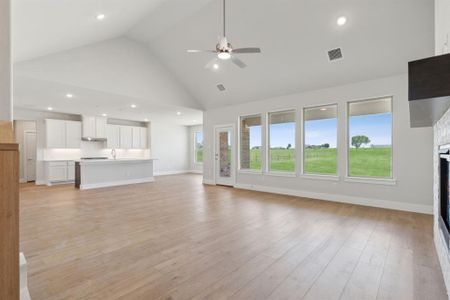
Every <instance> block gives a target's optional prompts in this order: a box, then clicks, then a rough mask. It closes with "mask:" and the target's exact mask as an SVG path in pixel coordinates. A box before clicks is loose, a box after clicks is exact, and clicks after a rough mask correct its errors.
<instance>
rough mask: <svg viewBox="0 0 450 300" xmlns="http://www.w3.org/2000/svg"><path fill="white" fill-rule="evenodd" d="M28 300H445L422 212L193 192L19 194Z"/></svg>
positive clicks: (189, 184)
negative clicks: (27, 273) (26, 262)
mask: <svg viewBox="0 0 450 300" xmlns="http://www.w3.org/2000/svg"><path fill="white" fill-rule="evenodd" d="M20 207H21V216H20V217H21V218H20V223H21V228H20V230H21V250H22V251H24V252H25V255H26V257H27V259H28V263H29V265H28V267H29V289H30V293H31V297H32V299H33V300H40V299H46V300H52V299H108V300H109V299H127V300H130V299H258V300H260V299H358V300H359V299H396V300H399V299H447V296H446V294H445V288H444V283H443V278H442V275H441V270H440V267H439V264H438V261H437V256H436V253H435V250H434V246H433V241H432V218H431V216H427V215H421V214H414V213H406V212H398V211H391V210H384V209H376V208H369V207H363V206H356V205H347V204H338V203H332V202H326V201H319V200H311V199H302V198H296V197H289V196H280V195H274V194H267V193H258V192H251V191H244V190H237V189H232V188H226V187H212V186H203V185H202V184H201V177H200V176H199V175H178V176H166V177H158V179H157V181H156V182H155V183H149V184H140V185H132V186H127V187H115V188H106V189H98V190H89V191H79V190H75V189H74V188H73V187H72V186H67V185H65V186H54V187H36V186H33V185H23V186H22V188H21V204H20Z"/></svg>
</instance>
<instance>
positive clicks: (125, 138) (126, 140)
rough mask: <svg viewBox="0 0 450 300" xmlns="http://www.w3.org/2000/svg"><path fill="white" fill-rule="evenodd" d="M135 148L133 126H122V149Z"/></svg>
mask: <svg viewBox="0 0 450 300" xmlns="http://www.w3.org/2000/svg"><path fill="white" fill-rule="evenodd" d="M132 146H133V129H132V127H131V126H120V148H121V149H131V148H132Z"/></svg>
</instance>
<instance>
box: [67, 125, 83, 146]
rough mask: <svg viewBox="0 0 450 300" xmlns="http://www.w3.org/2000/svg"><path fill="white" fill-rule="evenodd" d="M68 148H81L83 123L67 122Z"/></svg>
mask: <svg viewBox="0 0 450 300" xmlns="http://www.w3.org/2000/svg"><path fill="white" fill-rule="evenodd" d="M65 123H66V147H65V148H70V149H80V148H81V122H77V121H66V122H65Z"/></svg>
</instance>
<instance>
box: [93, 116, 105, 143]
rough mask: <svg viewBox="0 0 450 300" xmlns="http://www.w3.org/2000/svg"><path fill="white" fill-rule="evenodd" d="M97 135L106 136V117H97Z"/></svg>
mask: <svg viewBox="0 0 450 300" xmlns="http://www.w3.org/2000/svg"><path fill="white" fill-rule="evenodd" d="M95 137H96V138H106V117H95Z"/></svg>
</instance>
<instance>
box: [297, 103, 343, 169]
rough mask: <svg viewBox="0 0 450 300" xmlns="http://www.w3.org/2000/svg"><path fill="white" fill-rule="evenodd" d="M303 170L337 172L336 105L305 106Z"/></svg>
mask: <svg viewBox="0 0 450 300" xmlns="http://www.w3.org/2000/svg"><path fill="white" fill-rule="evenodd" d="M303 119H304V149H303V155H304V156H303V157H304V158H303V172H304V173H305V174H336V173H337V168H336V165H337V150H336V148H337V147H336V144H337V105H328V106H321V107H313V108H305V110H304V115H303Z"/></svg>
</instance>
